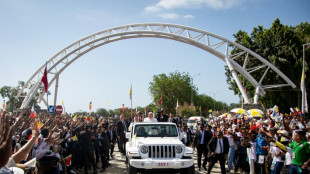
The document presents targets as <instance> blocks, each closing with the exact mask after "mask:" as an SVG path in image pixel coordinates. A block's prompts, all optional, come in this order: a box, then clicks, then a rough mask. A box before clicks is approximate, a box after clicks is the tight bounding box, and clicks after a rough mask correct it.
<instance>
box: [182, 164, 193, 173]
mask: <svg viewBox="0 0 310 174" xmlns="http://www.w3.org/2000/svg"><path fill="white" fill-rule="evenodd" d="M194 173H195V168H194V165H192V166H190V167H188V168H184V169H181V170H180V174H194Z"/></svg>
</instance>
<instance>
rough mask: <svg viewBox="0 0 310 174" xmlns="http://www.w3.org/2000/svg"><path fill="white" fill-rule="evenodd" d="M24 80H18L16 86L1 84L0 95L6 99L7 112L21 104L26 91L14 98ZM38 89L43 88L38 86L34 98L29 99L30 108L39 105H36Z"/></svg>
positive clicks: (36, 107)
mask: <svg viewBox="0 0 310 174" xmlns="http://www.w3.org/2000/svg"><path fill="white" fill-rule="evenodd" d="M24 84H25V82H23V81H19V82H18V85H17V87H11V86H3V87H1V88H0V95H1V97H2V98H5V99H7V101H6V110H7V111H8V112H13V110H15V109H19V108H20V106H21V105H22V102H23V100H24V96H26V95H27V93H26V92H23V93H22V94H21V95H20V97H19V98H17V99H16V98H15V97H16V95H17V94H18V91H19V90H20V89H21V88H22V87H23V86H24ZM40 91H41V92H42V91H43V88H42V87H41V88H39V92H38V93H36V94H35V96H34V98H33V99H32V100H31V101H30V103H29V105H28V108H31V107H32V106H34V109H35V110H37V109H40V106H39V105H38V102H37V101H38V98H39V95H40Z"/></svg>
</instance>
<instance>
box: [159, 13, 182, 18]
mask: <svg viewBox="0 0 310 174" xmlns="http://www.w3.org/2000/svg"><path fill="white" fill-rule="evenodd" d="M157 16H158V17H161V18H163V19H178V18H179V17H180V16H179V15H178V14H176V13H159V14H157Z"/></svg>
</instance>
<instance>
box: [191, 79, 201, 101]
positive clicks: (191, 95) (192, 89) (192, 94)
mask: <svg viewBox="0 0 310 174" xmlns="http://www.w3.org/2000/svg"><path fill="white" fill-rule="evenodd" d="M199 75H200V73H199V74H195V75H194V76H193V77H192V91H191V105H192V106H194V101H193V90H194V89H193V88H194V86H193V83H194V78H195V77H196V76H199Z"/></svg>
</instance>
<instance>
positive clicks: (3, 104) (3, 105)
mask: <svg viewBox="0 0 310 174" xmlns="http://www.w3.org/2000/svg"><path fill="white" fill-rule="evenodd" d="M2 107H3V109H5V100H3V103H2Z"/></svg>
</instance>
